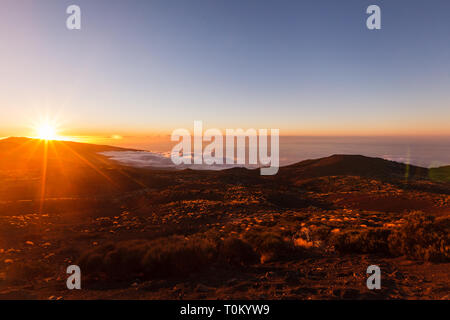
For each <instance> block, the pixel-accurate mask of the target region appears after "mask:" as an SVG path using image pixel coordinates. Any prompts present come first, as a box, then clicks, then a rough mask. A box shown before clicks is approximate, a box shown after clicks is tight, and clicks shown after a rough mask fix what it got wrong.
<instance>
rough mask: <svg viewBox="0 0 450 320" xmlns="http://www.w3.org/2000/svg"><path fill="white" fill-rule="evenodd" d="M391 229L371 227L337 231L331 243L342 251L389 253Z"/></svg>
mask: <svg viewBox="0 0 450 320" xmlns="http://www.w3.org/2000/svg"><path fill="white" fill-rule="evenodd" d="M390 232H391V231H390V230H389V229H385V228H371V229H364V230H349V231H343V232H339V233H335V234H333V235H332V236H331V237H330V241H329V242H330V244H331V245H333V246H334V248H335V249H336V250H337V251H339V252H342V253H384V254H387V253H389V245H388V237H389V235H390Z"/></svg>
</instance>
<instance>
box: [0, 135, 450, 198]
mask: <svg viewBox="0 0 450 320" xmlns="http://www.w3.org/2000/svg"><path fill="white" fill-rule="evenodd" d="M105 151H137V150H132V149H124V148H118V147H112V146H104V145H95V144H87V143H76V142H69V141H49V142H48V143H46V142H44V141H42V140H38V139H29V138H7V139H3V140H0V199H4V200H8V199H10V200H21V199H37V198H42V197H44V198H52V197H55V198H57V197H86V196H102V195H112V194H115V195H121V194H123V193H124V192H129V191H135V190H142V189H149V188H153V187H161V186H163V185H176V180H177V177H181V175H184V177H186V176H189V177H191V178H190V179H192V181H194V182H196V181H205V180H208V181H212V182H214V183H218V184H226V183H232V184H244V185H256V184H258V185H260V186H261V188H262V189H265V190H269V189H270V188H277V187H276V186H278V187H282V186H283V185H285V184H287V183H289V182H292V181H293V180H301V179H310V178H317V177H325V176H361V177H373V178H377V179H379V180H399V181H400V180H402V181H404V180H405V179H406V180H410V179H425V180H430V179H431V180H433V181H443V182H446V181H447V182H448V181H450V178H449V177H450V166H448V167H441V168H434V169H427V168H422V167H417V166H413V165H406V164H403V163H398V162H394V161H389V160H384V159H380V158H371V157H365V156H361V155H333V156H330V157H326V158H320V159H314V160H306V161H302V162H299V163H296V164H293V165H290V166H286V167H282V168H280V170H279V173H278V174H277V175H276V176H261V175H260V171H259V170H248V169H245V168H233V169H227V170H222V171H197V170H190V169H187V170H181V171H179V170H176V171H173V170H162V169H156V168H155V169H151V168H136V167H131V166H125V165H122V164H120V163H118V162H116V161H113V160H110V159H109V158H108V157H106V156H104V155H102V154H100V152H105ZM177 175H179V176H177Z"/></svg>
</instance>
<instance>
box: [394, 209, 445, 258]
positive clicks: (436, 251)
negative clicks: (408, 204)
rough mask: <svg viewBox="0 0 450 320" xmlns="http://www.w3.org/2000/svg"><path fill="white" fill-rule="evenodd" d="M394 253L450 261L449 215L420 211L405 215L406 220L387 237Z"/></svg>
mask: <svg viewBox="0 0 450 320" xmlns="http://www.w3.org/2000/svg"><path fill="white" fill-rule="evenodd" d="M389 248H390V251H391V252H392V253H393V254H395V255H406V256H408V257H409V258H413V259H420V260H428V261H436V262H438V261H443V262H446V261H450V217H448V216H447V217H441V218H435V217H433V216H427V215H425V214H423V213H421V212H415V213H413V214H411V215H410V216H409V217H407V222H406V223H405V224H404V225H403V226H402V227H401V228H399V229H398V230H396V231H394V232H392V234H391V235H390V237H389Z"/></svg>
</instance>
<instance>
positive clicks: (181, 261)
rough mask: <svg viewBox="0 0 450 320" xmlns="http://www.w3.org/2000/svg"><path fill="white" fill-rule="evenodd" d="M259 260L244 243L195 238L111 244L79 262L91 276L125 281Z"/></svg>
mask: <svg viewBox="0 0 450 320" xmlns="http://www.w3.org/2000/svg"><path fill="white" fill-rule="evenodd" d="M258 260H259V256H258V254H257V253H256V252H255V251H254V250H253V248H252V246H251V245H250V244H249V243H248V242H246V241H244V240H241V239H237V238H228V239H225V240H224V241H222V240H220V239H217V238H215V237H212V236H208V237H207V236H205V235H196V236H192V237H189V238H185V237H181V236H172V237H168V238H161V239H157V240H152V241H148V240H130V241H123V242H118V243H110V244H106V245H103V246H99V247H97V248H94V249H92V250H90V251H88V252H86V253H85V254H84V255H82V257H81V258H80V259H79V261H78V263H79V265H80V267H81V269H82V270H85V272H86V273H87V274H88V275H94V276H99V275H106V276H107V277H108V278H112V279H118V280H119V279H120V280H126V279H134V278H147V279H151V278H166V277H177V276H187V275H189V274H192V273H195V272H200V271H204V270H206V269H208V268H210V267H211V266H212V265H214V264H220V265H221V266H222V267H223V266H232V267H235V266H246V265H251V264H254V263H257V262H258Z"/></svg>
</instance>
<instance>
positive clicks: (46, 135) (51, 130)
mask: <svg viewBox="0 0 450 320" xmlns="http://www.w3.org/2000/svg"><path fill="white" fill-rule="evenodd" d="M37 137H38V138H39V139H42V140H55V139H57V138H58V136H57V134H56V128H55V127H53V126H51V125H49V124H42V125H40V126H39V127H38V128H37Z"/></svg>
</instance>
